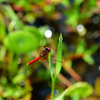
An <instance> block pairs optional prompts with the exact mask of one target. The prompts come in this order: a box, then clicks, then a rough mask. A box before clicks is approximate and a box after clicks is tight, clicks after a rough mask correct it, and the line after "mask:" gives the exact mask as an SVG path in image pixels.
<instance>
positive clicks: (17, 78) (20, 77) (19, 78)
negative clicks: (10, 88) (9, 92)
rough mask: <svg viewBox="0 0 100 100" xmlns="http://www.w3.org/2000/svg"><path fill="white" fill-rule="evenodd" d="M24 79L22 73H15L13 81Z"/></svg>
mask: <svg viewBox="0 0 100 100" xmlns="http://www.w3.org/2000/svg"><path fill="white" fill-rule="evenodd" d="M24 79H25V75H24V74H18V75H16V76H15V77H14V78H13V80H12V81H13V83H15V84H16V83H18V82H19V81H21V80H24Z"/></svg>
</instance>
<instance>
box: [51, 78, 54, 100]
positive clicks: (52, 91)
mask: <svg viewBox="0 0 100 100" xmlns="http://www.w3.org/2000/svg"><path fill="white" fill-rule="evenodd" d="M54 87H55V78H52V89H51V100H53V94H54Z"/></svg>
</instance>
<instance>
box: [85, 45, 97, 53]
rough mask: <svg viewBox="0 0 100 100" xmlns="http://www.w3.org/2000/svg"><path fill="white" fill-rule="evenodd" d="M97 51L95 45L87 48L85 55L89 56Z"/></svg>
mask: <svg viewBox="0 0 100 100" xmlns="http://www.w3.org/2000/svg"><path fill="white" fill-rule="evenodd" d="M97 49H98V46H97V45H93V46H92V47H91V48H89V49H88V50H87V51H86V53H89V54H93V53H95V52H96V50H97Z"/></svg>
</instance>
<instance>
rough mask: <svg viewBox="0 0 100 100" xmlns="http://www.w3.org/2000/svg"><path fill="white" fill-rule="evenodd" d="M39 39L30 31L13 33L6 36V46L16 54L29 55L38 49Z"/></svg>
mask: <svg viewBox="0 0 100 100" xmlns="http://www.w3.org/2000/svg"><path fill="white" fill-rule="evenodd" d="M37 38H38V37H37ZM37 38H36V37H35V36H34V35H33V34H32V33H30V32H28V31H25V30H19V31H14V32H11V33H10V34H9V35H8V36H6V37H5V39H4V44H5V46H6V47H7V48H8V49H9V50H10V51H12V52H14V53H18V54H20V53H27V52H30V51H32V50H34V49H36V48H37V45H38V42H39V40H38V39H37Z"/></svg>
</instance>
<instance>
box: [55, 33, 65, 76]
mask: <svg viewBox="0 0 100 100" xmlns="http://www.w3.org/2000/svg"><path fill="white" fill-rule="evenodd" d="M62 39H63V37H62V34H60V37H59V43H58V50H57V61H56V69H55V77H56V76H57V75H58V73H59V72H60V70H61V67H62Z"/></svg>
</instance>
